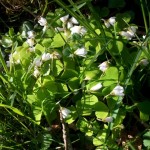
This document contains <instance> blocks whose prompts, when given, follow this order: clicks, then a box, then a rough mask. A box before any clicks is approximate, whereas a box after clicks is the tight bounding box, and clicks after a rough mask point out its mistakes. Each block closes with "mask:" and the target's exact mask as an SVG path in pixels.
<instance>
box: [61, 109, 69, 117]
mask: <svg viewBox="0 0 150 150" xmlns="http://www.w3.org/2000/svg"><path fill="white" fill-rule="evenodd" d="M61 112H62V117H63V118H64V119H65V118H67V117H68V116H69V114H70V113H71V111H70V110H69V109H67V108H64V107H62V108H61Z"/></svg>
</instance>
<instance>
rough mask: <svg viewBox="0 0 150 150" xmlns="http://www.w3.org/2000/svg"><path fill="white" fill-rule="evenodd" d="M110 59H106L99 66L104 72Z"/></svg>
mask: <svg viewBox="0 0 150 150" xmlns="http://www.w3.org/2000/svg"><path fill="white" fill-rule="evenodd" d="M108 66H109V65H108V61H104V62H103V63H101V64H100V65H99V66H98V67H99V69H100V70H101V71H102V72H105V71H106V70H107V69H108Z"/></svg>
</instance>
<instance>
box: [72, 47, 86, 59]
mask: <svg viewBox="0 0 150 150" xmlns="http://www.w3.org/2000/svg"><path fill="white" fill-rule="evenodd" d="M74 54H75V55H78V56H81V57H86V54H87V50H86V49H85V47H82V48H78V49H77V50H76V51H75V52H74Z"/></svg>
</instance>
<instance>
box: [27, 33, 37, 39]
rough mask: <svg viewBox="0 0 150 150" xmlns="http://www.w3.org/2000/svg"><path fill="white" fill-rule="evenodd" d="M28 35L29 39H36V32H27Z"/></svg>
mask: <svg viewBox="0 0 150 150" xmlns="http://www.w3.org/2000/svg"><path fill="white" fill-rule="evenodd" d="M27 35H28V38H29V39H31V38H35V32H34V31H28V32H27Z"/></svg>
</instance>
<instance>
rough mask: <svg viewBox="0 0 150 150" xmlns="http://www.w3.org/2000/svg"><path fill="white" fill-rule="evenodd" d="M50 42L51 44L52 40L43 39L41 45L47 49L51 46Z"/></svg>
mask: <svg viewBox="0 0 150 150" xmlns="http://www.w3.org/2000/svg"><path fill="white" fill-rule="evenodd" d="M51 42H52V39H50V38H44V39H43V40H42V45H43V46H44V47H46V48H49V47H50V46H51Z"/></svg>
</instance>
